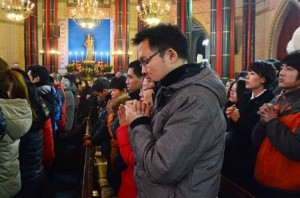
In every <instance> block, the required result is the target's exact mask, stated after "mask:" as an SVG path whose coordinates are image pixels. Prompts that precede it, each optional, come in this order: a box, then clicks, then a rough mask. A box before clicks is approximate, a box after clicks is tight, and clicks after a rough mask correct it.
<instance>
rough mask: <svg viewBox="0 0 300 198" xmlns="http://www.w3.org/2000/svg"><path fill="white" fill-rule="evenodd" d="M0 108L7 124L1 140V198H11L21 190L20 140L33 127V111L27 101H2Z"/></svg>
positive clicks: (0, 101) (0, 100)
mask: <svg viewBox="0 0 300 198" xmlns="http://www.w3.org/2000/svg"><path fill="white" fill-rule="evenodd" d="M0 108H1V109H2V112H3V115H4V118H5V120H6V122H7V127H6V134H5V135H4V137H3V139H1V140H0V197H1V198H10V197H13V196H14V195H15V194H16V193H17V192H18V191H19V190H20V189H21V178H20V167H19V160H18V156H19V142H20V140H19V139H20V137H21V136H22V135H24V134H25V133H27V132H28V130H29V129H30V127H31V124H32V111H31V108H30V106H29V104H28V102H27V101H26V100H25V99H0Z"/></svg>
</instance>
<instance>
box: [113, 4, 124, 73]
mask: <svg viewBox="0 0 300 198" xmlns="http://www.w3.org/2000/svg"><path fill="white" fill-rule="evenodd" d="M119 2H120V1H119V0H116V1H115V32H114V33H115V36H114V38H115V39H114V51H115V52H116V51H117V50H119V43H120V42H121V39H120V38H119V34H120V32H121V31H120V30H119V29H120V10H119V7H120V5H119ZM121 64H122V59H121V57H119V55H118V54H114V73H117V72H118V71H120V70H121V66H122V65H121Z"/></svg>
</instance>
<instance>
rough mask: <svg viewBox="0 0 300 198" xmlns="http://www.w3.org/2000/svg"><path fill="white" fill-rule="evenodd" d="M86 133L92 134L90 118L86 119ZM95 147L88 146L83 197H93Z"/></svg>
mask: <svg viewBox="0 0 300 198" xmlns="http://www.w3.org/2000/svg"><path fill="white" fill-rule="evenodd" d="M86 134H90V120H89V119H86ZM94 158H95V149H94V147H86V149H85V159H84V170H83V182H82V195H81V197H82V198H91V197H93V182H94V179H93V175H94Z"/></svg>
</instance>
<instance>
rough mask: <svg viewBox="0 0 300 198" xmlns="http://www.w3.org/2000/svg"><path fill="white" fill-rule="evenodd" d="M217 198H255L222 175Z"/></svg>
mask: <svg viewBox="0 0 300 198" xmlns="http://www.w3.org/2000/svg"><path fill="white" fill-rule="evenodd" d="M218 198H255V196H254V195H252V194H251V193H250V192H248V191H246V190H245V189H243V188H242V187H240V186H239V185H238V184H236V183H234V182H233V181H231V180H230V179H228V178H227V177H225V176H223V175H222V176H221V185H220V191H219V195H218Z"/></svg>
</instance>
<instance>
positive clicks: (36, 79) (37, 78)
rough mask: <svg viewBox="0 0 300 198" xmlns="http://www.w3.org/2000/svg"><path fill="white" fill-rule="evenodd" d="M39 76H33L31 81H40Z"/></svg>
mask: <svg viewBox="0 0 300 198" xmlns="http://www.w3.org/2000/svg"><path fill="white" fill-rule="evenodd" d="M40 80H41V79H40V77H39V76H37V77H35V78H34V79H33V81H34V82H35V83H36V82H40Z"/></svg>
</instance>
